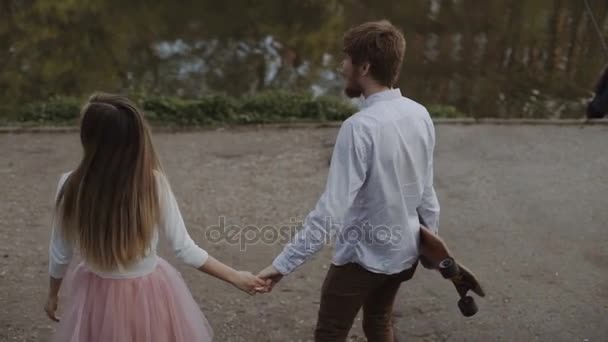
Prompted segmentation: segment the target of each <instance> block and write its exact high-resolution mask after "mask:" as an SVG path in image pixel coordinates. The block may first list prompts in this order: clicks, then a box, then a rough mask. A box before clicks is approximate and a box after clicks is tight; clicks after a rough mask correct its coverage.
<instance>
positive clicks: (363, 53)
mask: <svg viewBox="0 0 608 342" xmlns="http://www.w3.org/2000/svg"><path fill="white" fill-rule="evenodd" d="M343 51H344V53H346V54H347V55H348V56H350V58H351V60H352V63H353V64H354V65H361V64H364V63H369V65H370V70H369V72H370V75H371V76H372V78H374V79H375V80H376V81H378V83H380V84H381V85H384V86H387V87H392V86H394V85H395V83H396V82H397V79H398V78H399V72H400V71H401V65H402V64H403V55H404V54H405V38H404V37H403V34H402V33H401V31H399V30H398V29H397V28H396V27H395V26H393V24H391V23H390V22H389V21H387V20H381V21H372V22H367V23H364V24H361V25H359V26H356V27H353V28H351V29H350V30H348V31H347V32H346V34H345V35H344V50H343Z"/></svg>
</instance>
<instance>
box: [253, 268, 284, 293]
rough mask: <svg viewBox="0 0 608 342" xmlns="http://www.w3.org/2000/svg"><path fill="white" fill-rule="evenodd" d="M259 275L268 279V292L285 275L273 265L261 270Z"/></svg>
mask: <svg viewBox="0 0 608 342" xmlns="http://www.w3.org/2000/svg"><path fill="white" fill-rule="evenodd" d="M258 277H259V278H262V279H264V280H266V290H267V291H268V292H270V291H272V288H273V287H274V286H275V285H276V284H277V283H278V282H279V281H281V279H283V275H282V274H281V273H280V272H279V271H278V270H277V269H276V268H275V267H274V266H272V265H270V266H268V267H266V268H265V269H263V270H261V271H260V273H258Z"/></svg>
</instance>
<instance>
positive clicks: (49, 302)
mask: <svg viewBox="0 0 608 342" xmlns="http://www.w3.org/2000/svg"><path fill="white" fill-rule="evenodd" d="M57 302H58V299H57V296H53V295H49V296H48V298H47V299H46V305H45V306H44V311H45V312H46V315H47V316H49V318H50V319H52V320H53V321H55V322H59V318H57V315H56V312H57Z"/></svg>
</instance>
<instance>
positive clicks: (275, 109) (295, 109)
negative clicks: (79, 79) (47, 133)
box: [17, 91, 356, 126]
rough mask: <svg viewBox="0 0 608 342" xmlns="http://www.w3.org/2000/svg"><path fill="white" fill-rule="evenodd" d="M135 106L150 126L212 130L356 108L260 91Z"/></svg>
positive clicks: (54, 113) (43, 116)
mask: <svg viewBox="0 0 608 342" xmlns="http://www.w3.org/2000/svg"><path fill="white" fill-rule="evenodd" d="M138 102H139V104H140V106H141V108H142V109H143V110H144V111H145V113H146V116H147V118H148V120H150V121H151V122H152V123H153V124H171V125H177V126H212V125H222V124H250V123H270V122H284V121H311V120H314V121H326V120H329V121H336V120H344V119H346V118H348V117H349V116H350V115H352V114H353V113H354V112H355V111H356V109H355V108H354V106H352V105H351V104H350V103H348V102H346V101H344V100H343V99H341V98H338V97H319V98H314V97H313V96H312V95H311V94H307V93H290V92H284V91H276V92H263V93H258V94H255V95H249V96H246V97H242V98H233V97H229V96H225V95H213V96H206V97H203V98H200V99H182V98H177V97H145V96H144V97H140V98H139V99H138ZM83 103H84V100H79V99H75V98H68V97H58V98H54V99H52V100H51V101H48V102H41V103H33V104H29V105H26V106H24V107H23V109H22V110H19V111H18V112H17V121H19V122H27V123H34V124H73V123H75V122H76V119H77V117H78V113H79V111H80V108H81V106H82V104H83Z"/></svg>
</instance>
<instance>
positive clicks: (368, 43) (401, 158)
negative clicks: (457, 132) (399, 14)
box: [259, 21, 439, 341]
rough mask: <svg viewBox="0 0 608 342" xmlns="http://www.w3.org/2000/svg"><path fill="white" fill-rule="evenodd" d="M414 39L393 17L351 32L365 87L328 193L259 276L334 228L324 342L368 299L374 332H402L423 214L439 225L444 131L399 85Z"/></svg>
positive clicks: (368, 325)
mask: <svg viewBox="0 0 608 342" xmlns="http://www.w3.org/2000/svg"><path fill="white" fill-rule="evenodd" d="M404 53H405V39H404V38H403V35H402V34H401V32H400V31H399V30H397V29H396V28H395V27H394V26H393V25H391V24H390V23H389V22H387V21H379V22H369V23H365V24H362V25H360V26H357V27H355V28H352V29H351V30H349V31H348V32H347V33H346V35H345V36H344V61H343V63H342V68H343V74H344V78H345V81H346V86H345V92H346V94H347V95H348V96H349V97H351V98H355V97H360V96H364V97H365V101H364V104H363V108H362V110H361V111H360V112H358V113H356V114H355V115H353V116H352V117H350V118H349V119H348V120H346V121H345V122H344V123H343V124H342V127H341V128H340V131H339V133H338V137H337V139H336V145H335V147H334V152H333V156H332V160H331V165H330V170H329V176H328V179H327V185H326V188H325V192H324V193H323V195H322V196H321V198H320V199H319V201H318V203H317V205H316V207H315V209H314V210H313V211H312V212H311V213H310V214H309V215H308V216H307V217H306V219H305V221H304V224H303V229H302V230H301V231H299V232H298V234H297V235H296V237H295V238H294V239H293V241H292V242H291V243H289V244H288V245H287V246H285V248H284V250H283V252H282V253H281V254H280V255H279V256H277V257H276V259H275V260H274V262H273V263H272V265H271V266H268V267H267V268H266V269H264V270H263V271H262V272H260V274H259V276H260V277H262V278H265V279H267V280H268V282H269V283H270V287H272V286H274V285H275V284H276V283H277V282H278V281H279V280H280V279H281V278H282V277H283V276H285V275H287V274H289V273H291V272H293V271H294V270H295V269H296V268H297V267H298V266H300V265H302V264H303V263H304V262H306V261H308V260H309V259H310V258H311V257H312V255H313V254H315V253H316V252H318V251H319V250H320V249H321V248H322V247H323V245H324V243H325V241H326V239H327V238H328V237H329V234H330V232H335V240H336V243H335V255H334V257H333V260H332V265H331V267H330V269H329V271H328V273H327V276H326V278H325V282H324V284H323V289H322V294H321V304H320V309H319V315H318V321H317V327H316V329H315V340H316V341H344V340H345V339H346V338H347V335H348V332H349V330H350V328H351V326H352V323H353V320H354V318H355V316H356V315H357V312H358V311H359V309H360V308H363V329H364V331H365V335H366V336H367V339H368V340H369V341H393V340H394V337H393V330H392V322H391V317H392V309H393V303H394V301H395V297H396V295H397V291H398V290H399V287H400V285H401V283H402V282H403V281H406V280H409V279H411V278H412V276H413V274H414V270H415V268H416V265H417V263H418V243H419V229H420V228H419V226H420V223H419V218H418V213H420V216H421V218H422V219H423V220H424V221H425V222H426V224H427V226H429V228H430V229H432V230H433V231H435V232H437V226H438V221H439V203H438V201H437V197H436V195H435V190H434V189H433V149H434V146H435V132H434V127H433V122H432V121H431V118H430V116H429V114H428V112H427V110H426V109H425V108H424V107H423V106H421V105H420V104H418V103H416V102H414V101H412V100H410V99H408V98H406V97H403V96H402V95H401V92H400V91H399V89H393V88H392V87H393V85H394V84H395V82H396V81H397V78H398V76H399V71H400V69H401V65H402V62H403V55H404Z"/></svg>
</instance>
